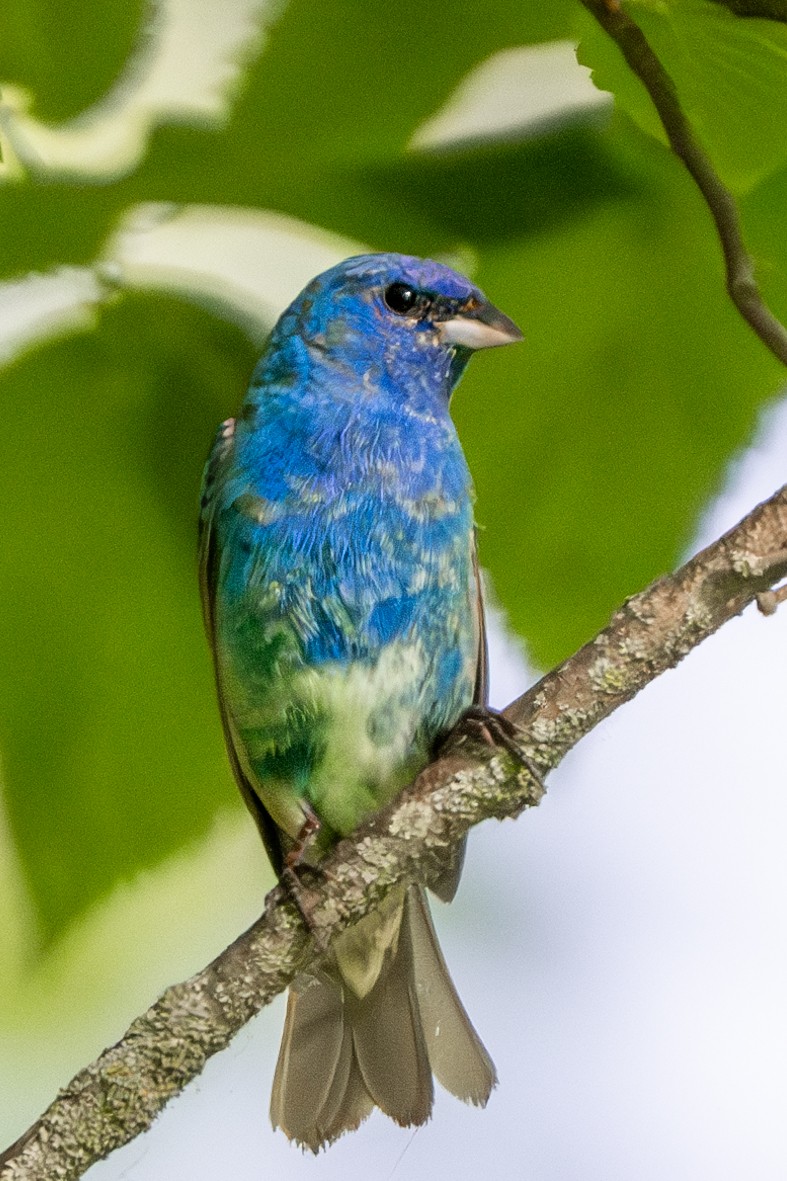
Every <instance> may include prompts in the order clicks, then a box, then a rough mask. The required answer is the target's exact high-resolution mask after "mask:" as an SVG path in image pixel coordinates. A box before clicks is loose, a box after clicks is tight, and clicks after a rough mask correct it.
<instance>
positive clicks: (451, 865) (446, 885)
mask: <svg viewBox="0 0 787 1181" xmlns="http://www.w3.org/2000/svg"><path fill="white" fill-rule="evenodd" d="M473 576H474V582H475V596H476V597H475V613H476V622H477V626H478V656H477V660H476V670H475V686H474V689H473V705H486V704H487V697H488V693H489V653H488V647H487V641H486V617H485V615H484V592H483V589H482V587H481V573H480V571H479V569H478V546H477V545H476V536H475V533H474V534H473ZM466 845H467V837H463V838H462V840H461V841H459V842H458V843H457V844H456V845H453V846H452V847H451V848H450V849H449V850H447V852H446V853H445V855H444V858H443V863H442V865H441V867H440V873H439V874H438V876H437V877H436V878H435V880H434V881H433V882H432V884H431V887H430V888H431V890H432V892H433V893H434V894H436V895H437V897H438V898H440V899H441V900H442V901H443V902H450V901H451V900H452V898H453V897H454V895H455V894H456V891H457V889H458V887H459V879H460V877H461V876H462V867H463V865H464V861H465V848H466Z"/></svg>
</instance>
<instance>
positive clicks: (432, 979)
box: [403, 889, 497, 1107]
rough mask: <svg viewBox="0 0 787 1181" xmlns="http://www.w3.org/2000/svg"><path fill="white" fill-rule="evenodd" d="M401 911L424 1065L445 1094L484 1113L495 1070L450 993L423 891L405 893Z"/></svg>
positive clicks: (453, 990) (413, 890) (451, 990)
mask: <svg viewBox="0 0 787 1181" xmlns="http://www.w3.org/2000/svg"><path fill="white" fill-rule="evenodd" d="M405 905H406V907H407V917H408V919H409V922H408V923H407V926H408V929H409V934H410V939H411V942H412V947H413V962H414V964H415V990H416V995H417V997H418V1008H419V1011H420V1014H421V1023H422V1026H423V1031H424V1037H425V1039H426V1050H427V1053H428V1055H429V1063H430V1065H431V1067H432V1070H433V1071H434V1074H435V1077H436V1078H437V1080H438V1082H440V1083H442V1085H443V1086H444V1087H445V1089H446V1091H450V1092H451V1094H452V1095H456V1097H457V1099H461V1100H463V1102H465V1103H474V1104H476V1106H480V1107H484V1106H485V1104H486V1102H487V1100H488V1098H489V1096H490V1094H491V1092H492V1088H493V1087H494V1086H495V1084H496V1083H497V1072H496V1071H495V1065H494V1063H493V1061H492V1059H491V1058H490V1057H489V1054H488V1053H487V1052H486V1048H485V1046H484V1043H483V1042H482V1041H481V1039H480V1037H479V1036H478V1034H477V1033H476V1031H475V1029H474V1028H473V1025H472V1023H471V1021H470V1018H469V1017H468V1015H467V1012H466V1010H465V1007H464V1005H463V1004H462V1002H461V1001H460V999H459V997H458V995H457V992H456V989H455V988H454V983H453V981H452V979H451V977H450V975H449V973H448V968H447V967H446V963H445V960H444V959H443V953H442V951H441V950H440V944H439V943H438V942H437V935H436V933H435V929H434V924H433V923H432V916H431V915H430V913H429V906H428V904H427V901H426V895H425V894H424V892H423V890H418V889H411V890H408V892H407V900H406V903H405ZM403 925H404V924H403Z"/></svg>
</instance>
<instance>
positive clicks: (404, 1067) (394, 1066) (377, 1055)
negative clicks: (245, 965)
mask: <svg viewBox="0 0 787 1181" xmlns="http://www.w3.org/2000/svg"><path fill="white" fill-rule="evenodd" d="M433 1074H434V1075H435V1077H436V1078H437V1079H438V1081H439V1082H441V1083H442V1085H443V1086H444V1087H445V1088H446V1090H448V1091H451V1093H452V1094H454V1095H456V1096H457V1098H459V1099H462V1100H464V1101H465V1102H466V1103H475V1104H478V1105H481V1106H483V1105H484V1104H485V1103H486V1101H487V1099H488V1098H489V1095H490V1092H491V1090H492V1088H493V1086H494V1085H495V1083H496V1081H497V1077H496V1074H495V1068H494V1065H493V1064H492V1060H491V1059H490V1057H489V1055H488V1054H487V1052H486V1050H485V1049H484V1046H483V1045H482V1043H481V1040H480V1039H479V1037H478V1034H477V1033H476V1031H475V1030H474V1029H473V1026H472V1025H471V1023H470V1019H469V1017H468V1016H467V1013H466V1012H465V1010H464V1008H463V1006H462V1002H461V1001H460V1000H459V997H458V996H457V994H456V990H455V989H454V986H453V983H452V981H451V977H450V976H449V974H448V969H447V968H446V965H445V961H444V959H443V956H442V953H441V951H440V947H439V944H438V942H437V936H436V935H435V930H434V927H433V925H432V919H431V915H430V914H429V908H428V905H427V901H426V896H425V894H424V891H423V889H421V887H419V886H409V887H407V888H401V889H399V890H394V891H392V893H391V894H390V895H388V897H387V898H386V900H385V903H384V904H383V906H382V908H381V909H380V910H377V911H374V912H373V913H372V914H370V915H367V916H366V918H364V919H362V920H361V922H360V923H358V924H356V926H354V927H352V928H350V930H348V931H346V932H345V933H344V934H343V935H341V936H340V937H339V938H338V939H337V940H336V942H335V943H334V945H333V947H332V951H331V958H330V960H329V962H328V964H327V966H326V967H324V968H323V969H322V970H321V971H320V972H319V974H318V975H314V976H310V977H303V978H302V979H299V980H298V981H296V983H295V985H294V986H293V988H292V989H291V990H290V995H289V999H288V1004H287V1018H286V1021H285V1026H284V1035H283V1037H282V1044H281V1049H280V1051H279V1061H278V1063H277V1066H276V1074H275V1077H274V1080H273V1093H272V1096H271V1121H272V1123H273V1126H274V1127H275V1128H276V1127H279V1128H281V1129H282V1130H283V1131H284V1132H285V1134H286V1135H287V1136H288V1137H289V1138H290V1139H291V1140H295V1141H296V1142H297V1143H299V1144H301V1145H303V1146H304V1147H305V1148H310V1149H312V1151H313V1152H317V1151H318V1149H320V1148H321V1147H323V1146H324V1145H327V1144H330V1143H331V1141H333V1140H335V1139H336V1138H337V1136H340V1135H341V1134H342V1132H348V1131H351V1130H352V1129H353V1128H357V1127H358V1125H359V1124H360V1123H361V1121H362V1120H364V1119H366V1117H367V1116H368V1115H369V1113H370V1112H371V1111H372V1109H373V1108H374V1107H379V1108H380V1110H381V1111H384V1112H385V1114H386V1115H389V1116H390V1117H391V1118H392V1119H394V1120H396V1122H397V1123H398V1124H402V1125H411V1124H422V1123H425V1122H426V1120H427V1119H428V1118H429V1115H430V1113H431V1110H432V1097H433V1086H432V1075H433Z"/></svg>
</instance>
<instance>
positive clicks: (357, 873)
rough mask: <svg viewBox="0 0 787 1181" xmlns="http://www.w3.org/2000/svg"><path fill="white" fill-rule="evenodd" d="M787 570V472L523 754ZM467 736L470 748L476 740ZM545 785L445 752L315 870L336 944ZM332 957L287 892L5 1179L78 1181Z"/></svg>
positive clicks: (135, 1036) (74, 1084)
mask: <svg viewBox="0 0 787 1181" xmlns="http://www.w3.org/2000/svg"><path fill="white" fill-rule="evenodd" d="M785 576H787V485H785V487H784V488H782V489H781V490H780V491H779V492H777V493H776V495H775V496H773V497H772V498H771V499H770V500H768V501H766V502H765V503H764V504H762V505H760V506H759V507H758V508H756V509H755V510H754V511H753V512H752V513H750V514H749V515H748V516H747V517H746V518H744V520H743V521H742V522H741V523H740V524H739V525H737V526H736V528H735V529H733V530H731V531H730V532H729V533H727V534H726V535H725V536H724V537H722V538H720V539H719V540H718V541H716V542H714V544H713V545H711V546H709V547H708V548H707V549H706V550H704V551H703V552H702V553H700V554H697V556H696V557H694V558H692V559H691V561H689V562H687V563H686V565H685V566H683V567H682V568H681V569H680V570H678V572H677V573H676V574H674V575H672V576H670V577H667V578H662V579H660V580H658V581H657V582H655V583H653V585H652V586H650V587H649V588H648V589H647V590H645V591H643V592H642V593H640V594H638V595H635V596H634V597H633V598H631V599H628V600H627V602H626V603H625V604H624V605H623V606H622V607H621V608H620V610H619V611H617V612H616V614H615V615H614V616H613V617H612V619H611V621H610V623H609V625H608V626H607V627H606V628H605V629H604V630H603V631H602V632H600V633H599V634H598V635H597V636H596V637H595V639H593V640H591V641H590V643H588V644H586V645H585V646H584V647H583V648H580V650H579V651H578V652H577V653H576V654H575V655H574V656H572V657H570V658H569V659H568V660H566V661H565V662H564V663H563V664H562V665H560V666H559V667H558V668H556V669H555V670H554V671H553V672H551V673H549V674H548V675H547V676H546V677H544V678H543V679H542V680H541V681H540V682H539V683H538V684H537V685H535V686H534V687H533V688H532V689H530V690H529V691H528V692H527V693H525V694H524V695H523V696H522V697H520V698H519V699H518V700H517V701H515V702H513V703H512V704H511V705H510V706H509V707H508V709H507V710H506V711H505V712H506V715H507V717H508V718H510V719H511V720H512V721H513V722H515V723H516V724H517V725H518V726H520V727H521V729H522V737H521V744H520V745H521V749H522V752H523V754H524V755H525V756H526V757H527V758H528V759H529V760H530V761H531V762H532V763H533V764H534V765H535V766H536V767H537V768H538V769H539V770H540V771H543V772H546V771H548V770H550V769H551V768H553V767H556V766H557V764H558V763H559V762H560V760H561V759H562V758H563V756H564V755H565V754H566V752H567V751H569V750H570V749H571V747H572V746H574V745H575V744H576V743H577V742H578V741H579V740H580V738H582V737H583V736H584V735H585V734H587V733H589V731H590V730H592V729H593V727H594V726H596V725H597V724H598V723H599V722H600V721H601V720H602V719H603V718H605V717H607V715H608V714H610V713H612V711H613V710H615V709H617V708H618V706H619V705H622V704H623V703H624V702H626V701H628V700H630V698H632V697H633V696H634V695H635V694H636V693H638V692H639V690H640V689H643V688H644V687H645V685H647V684H649V683H650V681H652V680H653V679H654V678H655V677H657V676H658V675H659V674H660V673H662V672H664V671H665V669H668V668H672V667H673V666H674V665H676V664H677V663H678V662H679V661H680V660H681V659H682V658H683V657H684V656H685V655H686V654H687V653H688V652H690V651H691V649H692V648H694V647H696V646H697V644H699V643H701V641H702V640H704V639H705V638H706V637H707V636H709V635H710V634H711V633H712V632H714V631H716V629H717V628H719V627H720V626H721V625H722V624H723V623H725V622H727V620H729V619H732V618H733V617H734V616H736V615H739V614H740V612H741V611H742V610H743V609H744V607H746V606H747V605H748V604H749V603H751V602H752V601H754V600H755V599H756V598H757V596H758V595H762V594H763V592H767V591H768V590H769V589H770V588H772V587H773V586H774V585H775V584H776V583H778V582H779V581H780V580H781V579H783V578H784V577H785ZM465 747H466V748H465ZM541 795H542V789H541V786H540V784H539V783H537V782H536V781H535V779H534V778H533V777H532V776H531V775H530V774H529V773H528V771H527V770H526V769H525V768H524V766H522V765H520V764H519V763H517V762H516V760H514V759H513V758H512V756H511V755H510V754H508V753H507V752H505V751H500V750H490V749H489V748H483V747H479V748H476V747H470V746H469V745H468V744H465V746H461V747H460V748H459V749H454V750H453V751H452V753H451V754H450V755H448V756H446V757H445V758H442V759H440V760H438V761H437V762H435V763H432V764H431V766H429V767H427V768H426V770H425V771H424V772H423V773H422V774H421V775H420V776H419V778H418V779H417V780H416V782H415V783H414V784H413V785H412V787H410V788H408V790H407V791H405V792H404V793H403V794H402V795H401V796H400V797H399V799H397V800H396V801H395V802H394V803H393V804H392V805H391V806H389V807H388V808H386V809H385V810H384V811H383V812H381V813H379V814H378V815H377V816H376V817H374V818H373V819H372V820H371V821H369V822H368V823H367V824H365V825H364V826H363V827H362V828H361V829H360V830H359V831H358V833H357V834H355V835H354V836H353V838H352V839H348V840H346V841H343V842H342V843H341V844H340V845H339V846H338V847H337V848H336V850H335V851H334V853H333V854H332V855H331V857H330V860H328V861H326V862H325V869H326V871H327V872H326V873H325V875H321V876H320V879H319V882H317V883H316V884H315V896H316V905H315V909H314V923H315V926H316V928H317V932H318V935H319V936H320V937H321V939H322V940H323V941H325V942H328V941H329V940H330V938H331V937H332V936H334V935H336V934H337V933H338V932H339V931H340V930H342V929H343V928H344V927H346V926H348V925H349V924H350V923H352V922H354V921H356V920H357V919H359V918H361V917H362V915H364V914H366V913H367V912H368V911H369V910H371V909H372V908H373V907H374V906H375V905H376V904H377V903H378V902H379V901H380V899H381V898H382V897H383V895H384V894H385V892H386V891H387V890H388V889H389V888H390V887H391V886H392V885H393V884H394V883H395V882H397V881H400V880H402V879H404V878H407V879H412V880H418V881H422V882H426V883H428V882H429V880H430V877H431V876H432V875H433V874H434V873H435V872H436V870H437V868H438V866H439V864H440V860H441V855H442V854H443V853H444V852H445V850H446V848H448V847H450V846H451V845H453V844H454V843H455V842H456V841H457V840H459V839H460V838H461V837H463V836H464V835H465V833H466V832H467V831H468V830H469V829H470V828H471V827H472V826H473V825H474V824H478V823H479V822H480V821H481V820H485V819H487V818H490V817H497V818H500V819H501V818H503V817H505V816H517V815H518V814H519V813H520V812H521V811H523V809H525V808H527V807H531V806H532V805H534V804H537V803H538V802H539V800H540V798H541ZM318 955H319V951H318V949H317V947H316V945H315V943H314V941H313V940H312V939H311V938H310V937H309V936H308V934H307V933H306V931H305V929H304V927H303V925H302V923H301V920H300V918H299V916H298V914H297V912H296V911H295V909H294V908H293V906H292V905H291V903H290V902H288V901H287V899H286V898H285V896H284V895H283V893H282V891H281V890H279V889H276V890H273V891H272V892H271V894H270V895H269V896H268V898H267V900H266V907H265V912H264V914H263V915H262V917H261V918H260V919H259V920H258V921H257V922H256V923H255V924H254V926H253V927H251V928H250V929H249V930H248V931H247V932H246V933H245V934H244V935H241V937H240V938H239V939H237V940H236V941H235V942H234V943H233V944H232V945H231V946H230V947H228V948H227V950H226V951H224V952H222V954H221V955H220V956H218V958H217V959H215V960H214V961H213V963H212V964H209V965H208V967H207V968H205V969H204V970H203V971H202V972H199V973H198V974H197V975H196V976H193V977H192V978H191V980H188V981H186V982H185V983H184V984H178V985H175V986H174V987H172V988H169V989H167V991H166V992H165V993H164V994H163V996H162V997H161V998H160V999H159V1000H158V1001H157V1002H156V1003H155V1004H154V1005H153V1006H151V1008H150V1009H148V1011H147V1012H146V1013H144V1014H143V1015H142V1016H141V1017H138V1018H137V1020H136V1021H134V1022H133V1024H132V1025H131V1026H130V1028H129V1029H128V1031H127V1032H126V1034H125V1035H124V1036H123V1038H121V1040H120V1041H119V1042H118V1043H117V1044H116V1045H114V1046H112V1047H111V1048H110V1049H108V1050H105V1051H104V1053H103V1054H102V1055H101V1056H100V1057H99V1058H98V1059H97V1060H96V1061H95V1062H94V1063H92V1064H91V1065H90V1066H88V1067H86V1068H85V1069H84V1070H82V1071H81V1072H80V1073H79V1074H78V1075H77V1076H76V1077H75V1078H74V1079H72V1081H71V1082H70V1083H69V1084H68V1086H66V1087H64V1089H63V1090H62V1091H61V1092H60V1093H59V1095H58V1096H57V1098H56V1099H55V1100H54V1102H53V1103H52V1104H51V1106H50V1107H49V1108H48V1109H47V1110H46V1111H45V1112H44V1114H43V1115H42V1116H41V1118H40V1119H39V1120H38V1121H37V1122H36V1123H35V1124H34V1125H33V1126H32V1127H31V1128H30V1129H29V1131H27V1132H26V1133H25V1135H24V1136H22V1137H21V1139H20V1140H18V1141H17V1142H16V1144H14V1145H12V1146H11V1147H10V1148H9V1149H8V1150H7V1151H6V1152H5V1153H4V1154H3V1155H2V1156H0V1181H71V1179H74V1178H77V1177H80V1176H82V1174H83V1173H84V1172H85V1170H86V1169H87V1168H88V1167H89V1166H90V1165H92V1164H93V1163H95V1161H97V1160H100V1159H102V1158H103V1157H106V1156H108V1155H109V1154H110V1153H111V1152H112V1151H113V1150H114V1149H116V1148H119V1147H120V1145H122V1144H125V1143H126V1142H127V1141H129V1140H131V1139H133V1138H134V1137H135V1136H137V1135H139V1133H140V1132H143V1131H145V1130H146V1129H147V1128H148V1127H150V1125H151V1123H152V1122H153V1120H154V1119H155V1117H156V1116H157V1115H158V1113H159V1112H160V1111H161V1109H162V1108H163V1107H164V1105H165V1104H166V1102H167V1101H168V1100H169V1099H170V1098H171V1097H172V1096H173V1095H175V1094H177V1093H178V1092H179V1091H180V1090H182V1089H183V1087H184V1086H185V1085H186V1084H187V1083H188V1082H189V1081H190V1080H191V1079H192V1078H194V1077H195V1075H197V1074H199V1072H200V1071H201V1070H202V1068H203V1067H204V1065H205V1063H206V1062H207V1060H208V1058H210V1057H211V1055H212V1054H215V1053H217V1052H218V1051H219V1050H222V1049H224V1048H225V1046H227V1045H228V1044H229V1042H230V1041H231V1039H232V1037H233V1036H234V1034H235V1033H237V1031H238V1030H239V1029H240V1028H241V1026H242V1025H244V1024H245V1022H247V1021H248V1020H249V1019H250V1018H251V1017H253V1016H254V1014H255V1013H257V1012H258V1011H259V1010H260V1009H261V1008H262V1007H263V1006H264V1005H266V1004H268V1002H269V1001H270V1000H272V999H273V997H274V996H276V995H277V994H278V993H279V992H281V991H282V990H283V989H284V988H286V986H287V985H288V984H289V983H290V981H291V980H292V978H293V977H294V976H295V974H296V973H297V972H298V971H300V970H302V969H304V968H306V967H307V966H308V965H309V964H310V963H311V962H312V961H313V960H314V959H316V958H317V956H318Z"/></svg>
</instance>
